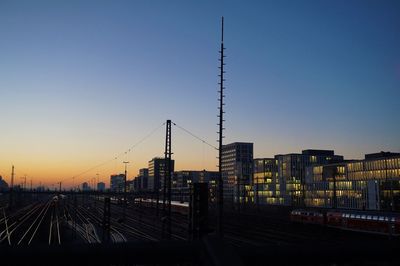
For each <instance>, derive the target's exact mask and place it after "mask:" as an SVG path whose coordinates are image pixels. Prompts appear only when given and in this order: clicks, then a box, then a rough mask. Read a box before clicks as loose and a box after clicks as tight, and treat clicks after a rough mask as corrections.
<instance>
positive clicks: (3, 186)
mask: <svg viewBox="0 0 400 266" xmlns="http://www.w3.org/2000/svg"><path fill="white" fill-rule="evenodd" d="M6 190H8V184H7V182H6V181H5V180H4V179H3V177H2V176H1V175H0V191H6Z"/></svg>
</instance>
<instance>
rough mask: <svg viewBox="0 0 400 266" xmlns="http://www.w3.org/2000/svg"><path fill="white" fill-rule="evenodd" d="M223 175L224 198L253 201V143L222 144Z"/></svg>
mask: <svg viewBox="0 0 400 266" xmlns="http://www.w3.org/2000/svg"><path fill="white" fill-rule="evenodd" d="M221 175H222V180H223V182H224V198H225V199H226V200H228V201H233V202H248V201H249V200H250V201H251V196H250V195H249V194H250V193H251V192H252V189H251V184H252V179H253V143H247V142H234V143H230V144H227V145H223V146H222V158H221Z"/></svg>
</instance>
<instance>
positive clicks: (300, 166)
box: [275, 149, 343, 206]
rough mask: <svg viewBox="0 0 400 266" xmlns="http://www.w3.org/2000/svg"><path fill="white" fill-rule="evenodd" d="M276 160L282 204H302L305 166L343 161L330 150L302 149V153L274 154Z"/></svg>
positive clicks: (341, 157)
mask: <svg viewBox="0 0 400 266" xmlns="http://www.w3.org/2000/svg"><path fill="white" fill-rule="evenodd" d="M275 159H276V160H277V161H278V183H279V190H280V191H279V193H280V196H281V197H282V198H283V204H284V205H292V206H304V196H305V195H304V194H305V193H304V189H305V173H306V167H308V166H311V165H323V164H329V163H333V162H340V161H343V156H341V155H335V154H334V151H332V150H314V149H309V150H303V151H302V153H290V154H283V155H282V154H279V155H275Z"/></svg>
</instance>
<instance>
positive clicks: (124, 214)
mask: <svg viewBox="0 0 400 266" xmlns="http://www.w3.org/2000/svg"><path fill="white" fill-rule="evenodd" d="M128 163H129V162H127V161H124V162H123V164H125V176H124V212H123V219H124V220H125V216H126V178H127V170H126V168H127V164H128Z"/></svg>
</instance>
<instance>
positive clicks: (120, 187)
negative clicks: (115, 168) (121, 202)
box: [110, 174, 125, 192]
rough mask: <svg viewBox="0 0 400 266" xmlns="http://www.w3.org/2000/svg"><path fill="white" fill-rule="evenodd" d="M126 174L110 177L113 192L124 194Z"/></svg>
mask: <svg viewBox="0 0 400 266" xmlns="http://www.w3.org/2000/svg"><path fill="white" fill-rule="evenodd" d="M124 184H125V174H118V175H111V176H110V190H111V191H113V192H124Z"/></svg>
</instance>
